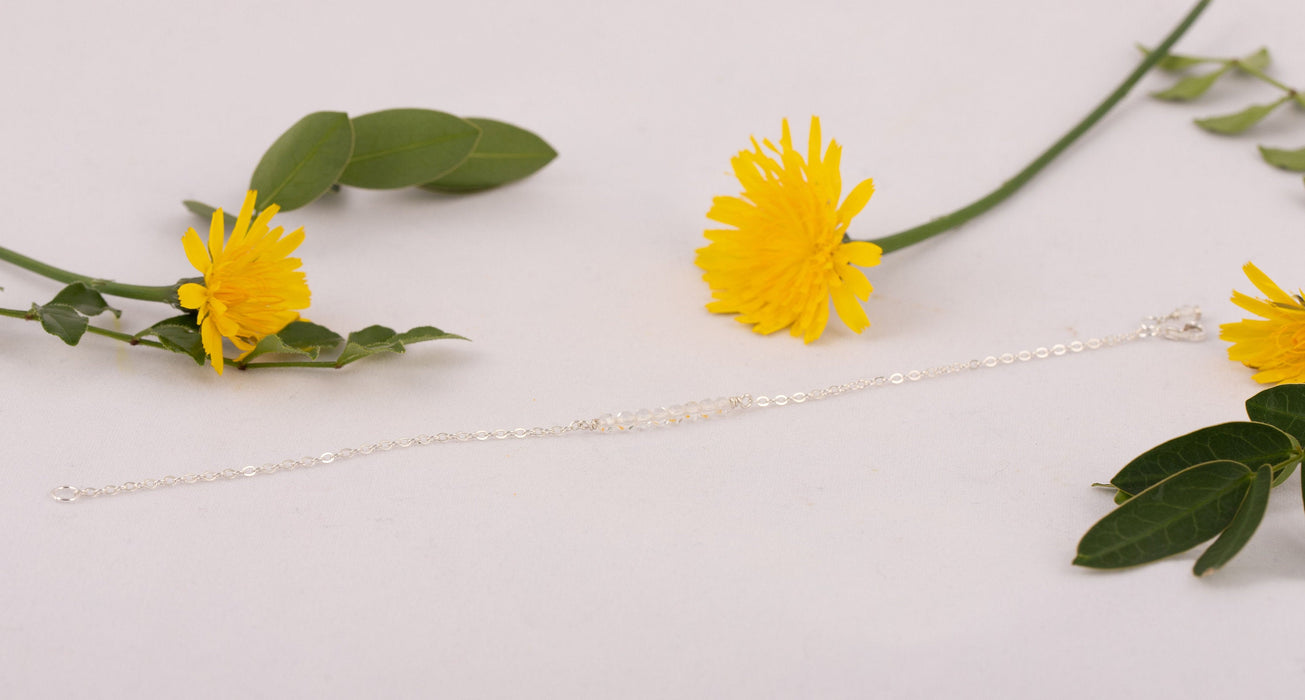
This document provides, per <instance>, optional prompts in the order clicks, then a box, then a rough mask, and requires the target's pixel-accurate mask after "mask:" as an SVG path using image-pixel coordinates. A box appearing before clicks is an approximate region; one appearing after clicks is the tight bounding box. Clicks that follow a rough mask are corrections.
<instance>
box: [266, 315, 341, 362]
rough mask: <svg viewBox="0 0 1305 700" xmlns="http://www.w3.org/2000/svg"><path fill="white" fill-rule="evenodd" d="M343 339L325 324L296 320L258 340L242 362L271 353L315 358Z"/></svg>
mask: <svg viewBox="0 0 1305 700" xmlns="http://www.w3.org/2000/svg"><path fill="white" fill-rule="evenodd" d="M343 341H344V338H341V337H340V334H339V333H336V332H335V331H333V330H331V329H329V328H326V327H325V326H319V325H317V324H316V323H311V322H309V321H295V322H293V323H291V324H289V325H287V326H286V327H285V328H282V329H281V331H280V332H279V333H275V334H273V335H269V336H265V337H264V338H263V339H262V340H260V341H258V344H257V345H255V346H254V349H253V350H251V351H250V352H249V353H248V354H247V355H245V356H244V358H242V360H241V362H242V363H246V362H249V361H250V360H252V359H254V358H255V357H258V356H259V355H266V354H270V353H279V354H290V355H301V356H304V357H307V358H308V359H310V360H315V359H317V356H318V355H319V354H320V353H321V352H322V351H323V350H330V349H331V348H334V347H336V346H337V345H339V344H340V343H341V342H343Z"/></svg>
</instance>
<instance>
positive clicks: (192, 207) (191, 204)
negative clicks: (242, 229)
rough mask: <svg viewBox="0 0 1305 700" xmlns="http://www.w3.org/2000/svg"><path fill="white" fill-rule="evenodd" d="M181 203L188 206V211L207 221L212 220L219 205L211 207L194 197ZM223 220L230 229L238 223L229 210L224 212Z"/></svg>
mask: <svg viewBox="0 0 1305 700" xmlns="http://www.w3.org/2000/svg"><path fill="white" fill-rule="evenodd" d="M181 204H182V205H183V206H185V207H186V210H187V211H189V212H190V213H192V214H195V215H197V216H199V217H200V218H202V219H204V221H205V222H209V221H212V220H213V212H215V211H217V207H210V206H209V205H207V204H205V203H203V202H197V201H195V200H193V199H183V200H181ZM222 221H223V223H224V224H225V225H226V227H227V229H228V230H230V229H231V228H233V227H234V226H235V225H236V217H235V215H233V214H231V213H230V212H228V211H223V212H222Z"/></svg>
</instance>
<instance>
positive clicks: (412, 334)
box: [397, 326, 466, 345]
mask: <svg viewBox="0 0 1305 700" xmlns="http://www.w3.org/2000/svg"><path fill="white" fill-rule="evenodd" d="M397 337H398V339H399V342H401V343H403V344H404V345H408V344H409V343H420V342H423V341H427V340H449V339H454V340H466V338H464V337H462V336H460V335H455V334H453V333H445V332H444V331H442V330H440V329H438V328H436V327H434V326H417V327H416V328H413V329H411V330H408V331H406V332H404V333H400V334H399V335H398V336H397Z"/></svg>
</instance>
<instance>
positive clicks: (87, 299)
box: [50, 282, 122, 318]
mask: <svg viewBox="0 0 1305 700" xmlns="http://www.w3.org/2000/svg"><path fill="white" fill-rule="evenodd" d="M50 303H51V304H63V305H64V306H71V307H72V308H73V309H76V311H77V313H79V314H81V315H83V316H99V315H100V314H102V313H104V312H105V311H109V312H111V313H112V314H113V315H114V316H117V317H119V318H121V317H122V312H121V311H119V310H118V309H115V308H113V307H112V306H109V302H107V301H105V300H104V297H103V296H102V295H101V294H100V293H99V292H97V291H95V290H94V289H91V288H90V287H87V286H86V283H84V282H73V283H72V284H70V285H68V286H67V287H64V288H63V289H61V290H59V293H58V294H56V295H54V298H53V299H51V300H50Z"/></svg>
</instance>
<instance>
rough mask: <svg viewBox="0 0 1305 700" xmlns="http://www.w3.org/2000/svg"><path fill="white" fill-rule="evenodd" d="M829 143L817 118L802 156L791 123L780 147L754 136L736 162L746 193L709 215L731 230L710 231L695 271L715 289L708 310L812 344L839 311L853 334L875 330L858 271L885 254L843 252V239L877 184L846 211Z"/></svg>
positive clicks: (858, 193) (869, 248)
mask: <svg viewBox="0 0 1305 700" xmlns="http://www.w3.org/2000/svg"><path fill="white" fill-rule="evenodd" d="M821 141H822V138H821V132H820V120H819V119H818V118H815V117H813V118H812V120H811V128H810V132H809V135H808V139H807V154H806V157H805V158H804V157H803V155H802V154H801V153H799V152H798V151H797V150H796V149H794V148H793V136H792V132H791V131H790V129H789V125H788V120H784V121H783V122H782V125H781V135H780V139H779V146H775V144H773V143H771V142H770V141H769V140H764V139H763V140H762V141H761V143H760V144H758V143H757V140H756V139H755V138H754V139H752V147H753V148H752V150H747V151H741V152H739V153H738V155H736V156H735V157H734V158H733V159H731V161H730V163H731V166H732V167H733V169H734V174H735V177H736V178H738V181H739V185H740V186H741V187H742V192H741V193H740V194H739V195H738V196H724V197H716V198H715V199H714V200H713V201H712V206H711V209H710V211H708V213H707V217H708V218H709V219H711V220H712V221H716V222H718V223H720V224H723V225H724V226H726V227H729V228H714V229H708V230H707V231H705V232H704V235H705V237H706V238H707V240H708V241H709V243H708V245H706V246H704V247H702V248H699V249H698V250H697V257H696V264H697V265H698V267H700V268H702V270H703V276H702V278H703V281H705V282H706V283H707V285H708V286H709V287H710V288H711V296H712V301H711V302H709V303H708V304H707V310H708V311H711V312H712V313H733V314H738V316H737V317H736V320H738V321H739V322H740V323H745V324H748V325H751V326H752V327H753V330H754V331H756V332H757V333H762V334H766V333H773V332H775V331H777V330H780V329H783V328H788V329H789V332H790V334H791V335H793V336H796V337H800V338H802V339H803V340H805V341H806V342H808V343H809V342H812V341H814V340H816V339H817V338H819V337H820V335H821V333H823V332H824V329H825V327H826V325H827V323H828V319H829V307H830V305H831V303H832V304H833V306H834V308H835V310H836V311H837V312H838V316H839V318H840V319H842V320H843V322H844V323H845V324H847V325H848V327H850V328H852V329H853V330H854V331H856V332H860V331H861V330H863V329H865V328H866V327H867V326H868V325H869V319H868V318H867V317H866V315H865V311H864V310H863V309H862V308H861V305H860V303H859V302H858V301H857V299H867V298H869V294H870V292H871V290H872V287H871V285H870V282H869V280H867V279H866V278H865V275H864V274H862V273H861V271H860V270H857V269H856V268H853V267H851V266H852V265H861V266H872V265H877V264H879V260H880V256H881V254H882V251H881V250H880V249H879V247H878V246H876V245H874V244H871V243H865V242H853V243H846V244H845V243H843V234H844V232H845V231H846V229H847V226H848V224H849V223H850V222H851V220H852V218H853V217H854V216H856V214H857V213H858V212H860V211H861V209H862V208H863V207H864V206H865V204H866V202H867V201H868V200H869V198H870V195H871V194H872V193H873V191H874V186H873V184H872V183H871V182H870V181H869V180H867V181H865V182H863V183H861V184H860V185H858V186H857V187H856V188H854V190H853V192H852V194H851V195H849V196H848V198H847V200H846V201H844V202H843V204H842V206H841V207H840V206H839V198H840V196H841V191H842V179H841V175H840V173H839V164H840V161H841V154H842V151H841V149H840V148H839V146H838V144H837V143H835V142H833V141H830V143H829V147H828V148H827V149H826V150H825V153H824V157H823V160H822V158H821ZM763 147H764V148H763ZM771 154H773V156H772V155H771ZM776 157H777V158H778V160H777V159H776Z"/></svg>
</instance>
